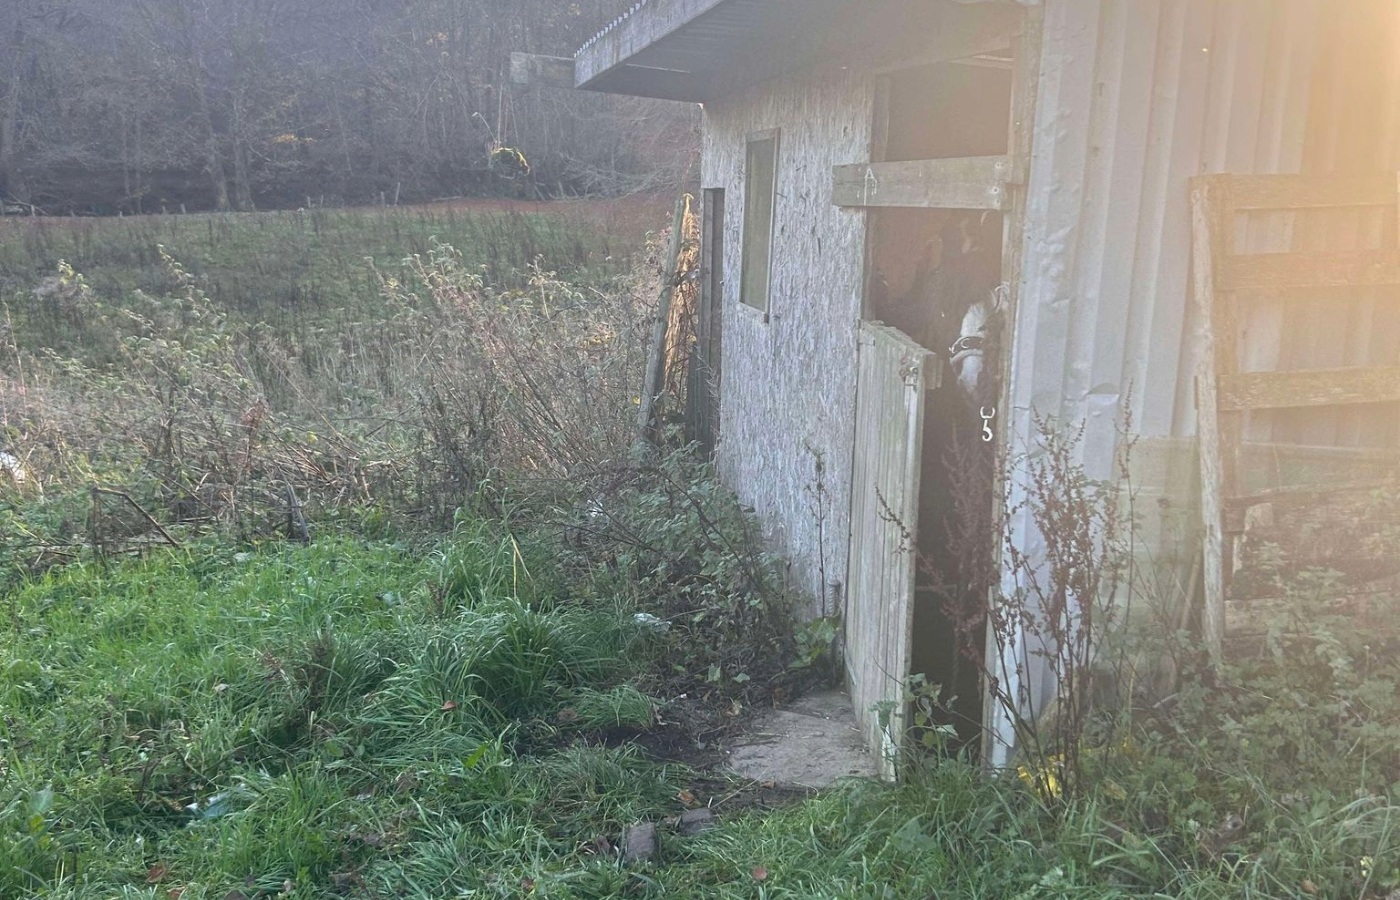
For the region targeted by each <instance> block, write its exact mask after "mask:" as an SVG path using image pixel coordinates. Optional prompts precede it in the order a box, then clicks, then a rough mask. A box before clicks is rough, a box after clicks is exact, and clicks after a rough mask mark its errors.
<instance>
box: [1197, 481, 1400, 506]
mask: <svg viewBox="0 0 1400 900" xmlns="http://www.w3.org/2000/svg"><path fill="white" fill-rule="evenodd" d="M1394 487H1395V479H1394V478H1372V479H1369V480H1367V481H1343V482H1338V483H1336V484H1299V485H1286V486H1284V487H1276V488H1268V489H1266V490H1262V491H1255V492H1254V493H1252V494H1246V495H1244V496H1240V497H1231V498H1229V499H1228V500H1226V501H1225V510H1226V513H1227V514H1239V513H1243V511H1244V510H1247V509H1249V508H1250V507H1253V506H1259V505H1261V504H1264V503H1300V502H1302V501H1305V500H1315V499H1324V498H1326V497H1334V496H1337V495H1339V494H1355V493H1359V492H1362V491H1367V492H1369V491H1377V490H1383V489H1387V488H1394Z"/></svg>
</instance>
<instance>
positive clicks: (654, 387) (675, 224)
mask: <svg viewBox="0 0 1400 900" xmlns="http://www.w3.org/2000/svg"><path fill="white" fill-rule="evenodd" d="M689 208H690V195H689V194H682V195H681V196H680V198H679V199H677V200H676V213H675V216H674V217H673V218H672V221H671V244H670V246H669V247H668V248H667V250H666V268H665V270H664V271H663V272H662V273H661V296H660V298H659V299H658V300H657V302H656V324H655V326H654V327H653V328H652V332H651V351H650V353H649V354H648V356H647V368H646V372H645V373H644V376H643V381H642V398H641V402H640V403H638V405H637V442H638V443H646V442H650V441H651V439H652V438H653V437H654V436H655V433H654V431H653V429H652V426H653V422H652V419H653V417H654V416H655V415H656V402H657V400H658V399H660V396H661V388H662V378H663V376H664V374H665V369H666V325H667V324H668V323H669V322H670V321H671V301H672V299H673V298H674V297H675V295H676V267H677V264H678V262H679V260H680V256H681V245H682V242H683V241H684V239H685V213H686V210H687V209H689Z"/></svg>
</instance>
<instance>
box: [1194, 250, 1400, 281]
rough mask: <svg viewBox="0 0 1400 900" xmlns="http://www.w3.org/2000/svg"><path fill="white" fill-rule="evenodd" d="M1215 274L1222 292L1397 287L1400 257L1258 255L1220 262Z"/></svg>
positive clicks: (1374, 253)
mask: <svg viewBox="0 0 1400 900" xmlns="http://www.w3.org/2000/svg"><path fill="white" fill-rule="evenodd" d="M1217 274H1218V281H1217V287H1218V288H1219V289H1220V290H1222V291H1284V290H1295V289H1298V288H1324V287H1381V286H1385V285H1400V253H1397V252H1395V251H1394V250H1370V251H1365V252H1361V253H1257V254H1253V255H1242V256H1231V257H1228V258H1226V259H1224V260H1222V261H1221V262H1220V263H1219V264H1218V265H1217Z"/></svg>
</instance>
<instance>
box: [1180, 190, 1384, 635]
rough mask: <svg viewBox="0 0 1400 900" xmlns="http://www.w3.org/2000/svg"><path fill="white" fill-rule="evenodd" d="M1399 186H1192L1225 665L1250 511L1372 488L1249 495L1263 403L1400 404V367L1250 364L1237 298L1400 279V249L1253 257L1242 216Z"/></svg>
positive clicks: (1209, 601) (1206, 463)
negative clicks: (1232, 583)
mask: <svg viewBox="0 0 1400 900" xmlns="http://www.w3.org/2000/svg"><path fill="white" fill-rule="evenodd" d="M1397 186H1398V185H1397V179H1396V177H1395V176H1394V175H1393V174H1392V175H1377V176H1365V177H1347V178H1322V177H1310V176H1301V175H1251V176H1232V175H1213V176H1205V177H1201V178H1198V179H1196V180H1195V181H1194V182H1193V184H1192V190H1191V212H1192V232H1193V235H1192V237H1193V244H1192V271H1193V276H1192V294H1193V300H1194V303H1195V307H1196V311H1197V314H1198V316H1199V318H1200V321H1201V322H1202V323H1203V337H1204V341H1203V347H1202V352H1201V363H1200V369H1199V371H1198V374H1197V381H1196V393H1197V412H1198V425H1197V427H1198V435H1199V439H1200V465H1201V513H1202V517H1203V524H1204V530H1205V547H1204V553H1205V559H1204V566H1203V571H1204V576H1205V609H1204V611H1203V615H1202V634H1203V637H1204V639H1205V641H1206V644H1207V647H1208V648H1209V649H1210V652H1211V655H1212V658H1213V659H1214V660H1215V661H1216V662H1218V661H1219V660H1220V656H1221V647H1222V642H1223V640H1224V633H1225V598H1226V594H1227V587H1228V581H1229V578H1230V575H1231V572H1232V569H1233V560H1234V557H1235V555H1236V554H1237V552H1238V550H1239V544H1240V540H1241V538H1242V536H1243V533H1244V523H1245V521H1246V514H1247V512H1248V510H1249V508H1250V507H1251V506H1255V505H1258V504H1259V503H1262V502H1274V501H1277V500H1281V499H1289V497H1290V496H1291V495H1292V494H1295V493H1297V494H1299V496H1303V495H1304V494H1306V495H1307V496H1314V495H1317V494H1319V493H1324V492H1326V491H1327V490H1328V489H1329V488H1330V489H1333V490H1337V491H1356V490H1358V489H1364V488H1365V487H1367V486H1366V485H1358V484H1356V483H1354V482H1351V481H1346V480H1344V479H1339V481H1338V483H1336V484H1335V485H1330V486H1321V487H1320V486H1319V485H1316V484H1312V485H1308V486H1306V487H1299V488H1296V489H1291V488H1281V489H1276V490H1271V491H1268V492H1267V496H1265V495H1263V494H1260V493H1259V492H1258V491H1254V492H1252V493H1251V492H1248V491H1246V490H1245V488H1244V486H1243V483H1242V479H1241V473H1240V461H1241V451H1242V448H1243V421H1244V416H1245V415H1247V414H1249V413H1251V412H1254V411H1260V410H1278V409H1297V408H1305V407H1339V406H1348V405H1354V404H1362V403H1382V402H1390V401H1400V366H1370V367H1354V368H1342V369H1313V370H1304V371H1268V372H1258V371H1251V372H1246V371H1242V370H1241V366H1240V360H1239V358H1238V350H1237V348H1238V342H1237V338H1238V335H1239V329H1240V327H1241V323H1240V321H1239V320H1238V308H1237V304H1236V298H1238V297H1241V296H1249V297H1252V298H1253V297H1264V298H1268V299H1269V300H1277V301H1278V302H1280V303H1283V302H1287V301H1288V299H1289V298H1290V297H1293V296H1297V295H1298V293H1299V292H1306V291H1314V292H1316V291H1319V290H1335V289H1336V288H1346V287H1357V288H1369V287H1378V286H1386V287H1389V286H1400V248H1390V249H1383V250H1367V251H1357V252H1340V253H1338V252H1325V253H1320V252H1311V251H1309V252H1290V253H1263V254H1242V253H1239V252H1237V248H1236V245H1235V231H1236V229H1235V222H1236V217H1237V215H1238V214H1239V213H1244V212H1268V211H1279V212H1287V211H1297V212H1302V211H1314V210H1339V209H1340V210H1345V209H1357V210H1362V209H1366V208H1371V209H1374V208H1377V207H1379V208H1387V207H1389V208H1395V207H1396V205H1397V199H1398V198H1400V194H1398V193H1397ZM1266 302H1267V301H1266Z"/></svg>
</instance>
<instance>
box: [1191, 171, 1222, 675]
mask: <svg viewBox="0 0 1400 900" xmlns="http://www.w3.org/2000/svg"><path fill="white" fill-rule="evenodd" d="M1215 193H1216V188H1215V187H1214V186H1213V184H1212V183H1211V182H1209V181H1201V182H1198V183H1197V184H1196V185H1195V186H1194V187H1193V188H1192V190H1191V226H1192V245H1191V269H1192V273H1191V297H1192V300H1193V302H1194V304H1195V307H1196V313H1197V315H1199V316H1200V318H1201V322H1202V331H1203V333H1202V345H1203V346H1202V347H1201V358H1200V368H1199V369H1198V370H1197V373H1196V421H1197V424H1196V430H1197V435H1198V437H1199V439H1200V461H1201V524H1202V526H1203V527H1204V532H1205V533H1204V535H1203V543H1202V553H1203V554H1204V565H1203V567H1202V568H1203V575H1204V587H1205V606H1204V608H1203V610H1202V612H1201V637H1202V639H1203V640H1204V642H1205V645H1206V650H1207V652H1208V653H1209V654H1210V659H1211V662H1212V664H1214V665H1215V666H1217V667H1218V666H1219V665H1220V663H1221V653H1222V647H1223V645H1224V639H1225V563H1224V559H1225V535H1224V532H1223V527H1222V526H1223V523H1224V512H1225V510H1224V503H1223V493H1224V489H1225V488H1224V482H1225V475H1224V469H1223V452H1222V451H1223V447H1222V442H1221V439H1220V411H1219V408H1218V406H1217V401H1218V391H1217V385H1216V373H1215V365H1216V342H1217V341H1218V340H1219V338H1218V337H1217V335H1216V334H1215V329H1214V313H1215V307H1216V303H1215V283H1214V282H1215V276H1214V269H1213V267H1212V265H1213V262H1214V258H1215V248H1216V246H1217V245H1218V243H1219V236H1218V229H1217V228H1216V224H1217V222H1216V219H1215V216H1216V215H1217V214H1218V213H1217V210H1216V206H1215Z"/></svg>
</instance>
